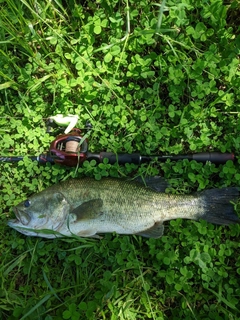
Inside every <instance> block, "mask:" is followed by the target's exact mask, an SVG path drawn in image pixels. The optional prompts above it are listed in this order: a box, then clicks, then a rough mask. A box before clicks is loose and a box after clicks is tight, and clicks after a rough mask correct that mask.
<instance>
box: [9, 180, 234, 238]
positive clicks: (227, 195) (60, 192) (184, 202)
mask: <svg viewBox="0 0 240 320" xmlns="http://www.w3.org/2000/svg"><path fill="white" fill-rule="evenodd" d="M148 185H149V186H145V185H144V184H143V183H140V182H136V181H127V180H121V179H114V178H105V179H102V180H101V181H97V180H94V179H91V178H84V179H72V180H68V181H64V182H61V183H59V184H56V185H53V186H51V187H49V188H47V189H46V190H44V191H42V192H40V193H38V194H36V195H33V196H31V197H30V198H29V199H28V200H26V201H24V202H22V203H20V204H19V205H17V206H16V207H15V209H14V211H15V215H16V219H15V220H10V221H9V222H8V225H9V226H10V227H12V228H14V229H16V230H17V231H19V232H21V233H23V234H25V235H29V236H41V237H45V238H55V237H59V236H72V235H76V236H80V237H99V236H98V234H103V233H109V232H110V233H112V232H116V233H118V234H138V235H142V236H145V237H153V238H158V237H161V236H162V234H163V232H164V226H163V222H164V221H167V220H172V219H176V218H184V219H193V220H198V219H205V220H207V221H209V222H213V223H216V224H230V223H235V222H238V217H237V215H236V214H235V213H234V209H233V205H232V204H231V203H230V201H236V200H237V197H238V190H237V188H223V189H211V190H206V191H204V192H202V193H196V194H193V195H171V194H166V193H164V192H163V191H164V190H165V188H166V183H165V182H164V181H163V180H162V179H161V178H151V179H149V180H148Z"/></svg>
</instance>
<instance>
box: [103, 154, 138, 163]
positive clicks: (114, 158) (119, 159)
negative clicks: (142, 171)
mask: <svg viewBox="0 0 240 320" xmlns="http://www.w3.org/2000/svg"><path fill="white" fill-rule="evenodd" d="M105 158H107V159H108V163H110V164H114V163H118V164H125V163H134V164H140V163H141V155H140V154H139V153H131V154H130V153H119V154H115V153H112V152H100V154H99V160H100V162H103V159H105Z"/></svg>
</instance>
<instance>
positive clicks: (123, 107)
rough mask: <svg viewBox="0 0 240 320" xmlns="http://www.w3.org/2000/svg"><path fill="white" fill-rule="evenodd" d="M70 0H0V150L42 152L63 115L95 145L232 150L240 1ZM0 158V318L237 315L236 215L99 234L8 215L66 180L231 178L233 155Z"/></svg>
mask: <svg viewBox="0 0 240 320" xmlns="http://www.w3.org/2000/svg"><path fill="white" fill-rule="evenodd" d="M81 3H82V4H79V3H78V2H77V1H75V0H71V1H51V2H49V1H45V0H43V1H31V0H27V1H25V0H21V1H17V2H16V1H15V2H14V1H12V0H6V1H2V2H1V3H0V13H1V14H0V53H1V54H0V111H1V116H0V137H1V139H0V150H1V156H7V155H26V156H27V155H38V154H40V153H44V152H46V151H47V150H48V148H49V144H50V142H51V141H52V140H53V137H52V136H50V135H49V134H47V133H46V127H45V121H46V118H47V117H49V116H51V115H55V114H57V113H63V114H69V113H72V114H78V115H79V118H80V120H79V123H78V127H80V128H83V127H84V126H85V123H86V121H90V122H91V124H92V125H93V129H92V130H91V132H90V134H89V137H88V139H89V149H90V150H91V151H92V152H97V151H111V152H116V153H119V152H128V153H132V152H140V153H141V154H146V155H151V154H179V153H190V152H201V151H215V150H216V151H218V150H219V151H222V152H232V151H233V152H234V153H235V154H236V156H237V158H238V155H239V152H238V150H239V146H240V137H239V110H240V102H239V101H240V99H239V98H240V91H239V86H240V80H239V73H240V71H239V59H238V58H239V50H240V45H239V27H238V26H239V23H238V22H239V10H240V8H239V3H238V1H235V0H233V1H229V2H228V3H222V1H220V0H213V1H211V2H203V1H200V0H197V1H192V0H184V1H170V0H169V1H162V2H161V3H160V2H159V3H153V2H150V1H149V0H142V1H138V2H137V1H132V0H126V1H115V0H114V1H107V0H101V1H100V0H99V1H83V2H81ZM0 167H1V176H0V186H1V187H0V190H1V194H0V204H1V205H0V219H1V224H0V235H1V237H0V239H1V240H0V318H1V319H43V320H51V319H54V320H55V319H71V320H75V319H91V320H92V319H111V320H114V319H122V320H126V319H127V320H128V319H129V320H132V319H137V320H138V319H154V320H160V319H161V320H162V319H168V318H170V319H198V320H200V319H206V318H208V319H215V320H218V319H239V316H240V314H239V313H240V310H239V297H240V291H239V287H240V281H239V278H240V277H239V275H240V260H239V256H240V255H239V253H240V246H239V234H240V228H239V226H231V227H226V228H224V227H217V226H213V225H211V224H207V223H206V222H204V221H201V222H192V221H190V222H189V221H182V220H176V221H171V222H170V223H168V224H166V228H165V229H166V231H165V235H164V236H163V237H162V238H161V239H158V240H155V239H143V238H140V237H137V236H132V237H130V236H117V235H111V234H108V235H106V236H104V238H103V239H102V240H101V241H99V240H92V239H56V240H46V239H41V238H39V239H38V238H31V237H25V236H23V235H21V234H19V233H16V232H15V231H14V230H10V229H9V228H8V227H7V225H6V222H7V220H8V219H9V217H12V216H13V211H12V208H13V207H14V206H15V205H16V204H18V203H19V202H20V201H22V200H24V199H25V198H27V197H28V196H29V195H30V194H32V193H36V192H39V191H41V190H43V189H44V188H46V187H47V186H49V185H51V184H54V183H57V182H58V181H60V180H63V179H67V178H69V177H81V176H86V175H87V176H92V177H95V178H96V179H101V178H102V177H104V176H113V177H125V176H131V177H133V176H139V175H143V176H153V175H162V176H164V177H165V178H167V179H170V180H171V182H172V185H173V189H172V190H171V192H176V193H189V192H193V191H196V190H203V189H207V188H213V187H214V188H218V187H222V186H239V181H240V170H239V169H240V167H239V160H237V161H236V162H235V163H232V162H231V161H229V162H228V163H226V164H225V165H219V166H216V165H214V164H210V163H207V164H201V163H197V162H195V161H191V162H189V161H187V160H184V161H178V162H170V161H167V162H166V163H157V162H155V161H153V162H152V163H150V164H145V165H141V166H139V167H138V166H136V165H133V164H126V165H125V166H118V165H117V164H116V165H110V164H108V163H102V164H100V165H97V164H96V163H95V162H94V161H91V162H87V161H86V162H85V163H84V164H83V166H82V167H79V168H71V169H69V168H68V169H67V168H64V167H60V166H58V165H50V164H47V165H46V166H39V165H38V164H37V163H35V162H31V161H30V160H29V159H28V158H27V157H25V158H24V159H23V161H21V162H19V163H18V164H9V163H1V164H0ZM237 211H239V208H237Z"/></svg>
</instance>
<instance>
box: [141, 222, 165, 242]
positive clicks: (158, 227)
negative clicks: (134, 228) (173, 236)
mask: <svg viewBox="0 0 240 320" xmlns="http://www.w3.org/2000/svg"><path fill="white" fill-rule="evenodd" d="M163 233H164V225H163V223H162V222H155V224H154V225H153V226H152V227H151V228H149V229H146V230H143V231H141V232H138V233H137V235H138V236H142V237H146V238H155V239H156V238H160V237H161V236H162V235H163Z"/></svg>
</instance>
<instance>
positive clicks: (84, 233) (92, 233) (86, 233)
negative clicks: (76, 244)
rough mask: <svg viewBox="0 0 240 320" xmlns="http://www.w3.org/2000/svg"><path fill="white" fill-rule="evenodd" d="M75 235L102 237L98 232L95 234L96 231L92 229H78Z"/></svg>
mask: <svg viewBox="0 0 240 320" xmlns="http://www.w3.org/2000/svg"><path fill="white" fill-rule="evenodd" d="M77 235H78V236H79V237H83V238H95V239H102V237H100V236H99V235H98V234H96V231H95V230H92V229H88V230H84V231H80V232H78V233H77Z"/></svg>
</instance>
